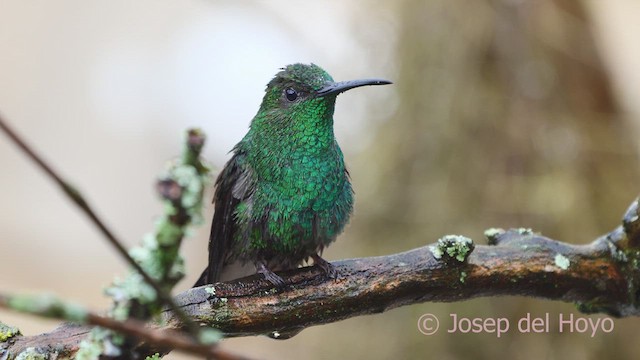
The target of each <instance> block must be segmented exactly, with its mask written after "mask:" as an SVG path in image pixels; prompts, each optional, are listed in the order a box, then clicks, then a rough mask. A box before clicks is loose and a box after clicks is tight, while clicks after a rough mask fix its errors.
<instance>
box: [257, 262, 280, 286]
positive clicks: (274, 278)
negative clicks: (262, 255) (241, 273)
mask: <svg viewBox="0 0 640 360" xmlns="http://www.w3.org/2000/svg"><path fill="white" fill-rule="evenodd" d="M256 269H257V270H258V274H262V276H264V278H265V279H267V281H269V282H270V283H272V284H273V285H274V286H275V287H277V288H283V287H285V285H287V284H286V283H285V282H284V279H282V278H281V277H280V276H278V275H276V273H274V272H273V271H271V269H269V268H268V267H267V264H265V263H264V262H263V261H258V262H256Z"/></svg>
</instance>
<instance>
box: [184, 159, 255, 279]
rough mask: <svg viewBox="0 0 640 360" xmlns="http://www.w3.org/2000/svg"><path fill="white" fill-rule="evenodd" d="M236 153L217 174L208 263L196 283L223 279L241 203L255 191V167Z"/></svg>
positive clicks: (236, 227)
mask: <svg viewBox="0 0 640 360" xmlns="http://www.w3.org/2000/svg"><path fill="white" fill-rule="evenodd" d="M234 150H235V153H234V155H233V157H232V158H231V159H230V160H229V161H228V162H227V164H226V165H225V166H224V168H223V169H222V172H220V175H218V178H217V180H216V184H215V186H216V190H215V194H214V197H213V202H214V204H215V205H214V211H215V212H214V214H213V221H212V223H211V235H210V236H209V265H208V267H207V268H206V269H205V270H204V272H203V273H202V275H201V276H200V279H198V282H196V284H195V285H194V286H201V285H205V284H213V283H215V282H217V281H219V280H220V274H221V273H222V270H223V267H224V265H225V263H226V261H227V259H228V258H229V256H230V255H231V253H230V251H231V250H232V247H233V239H234V237H235V233H236V231H237V229H238V224H237V218H236V210H237V206H238V204H240V203H241V202H243V201H248V200H249V199H250V197H251V195H252V193H253V189H254V187H253V185H252V176H251V174H252V171H251V169H250V167H249V165H247V164H246V162H245V161H244V159H245V153H244V151H242V150H240V149H237V148H236V149H234Z"/></svg>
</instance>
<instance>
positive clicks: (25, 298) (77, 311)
mask: <svg viewBox="0 0 640 360" xmlns="http://www.w3.org/2000/svg"><path fill="white" fill-rule="evenodd" d="M8 305H9V307H10V308H12V309H14V310H17V311H21V312H26V313H30V314H38V315H40V316H44V317H50V318H56V319H59V318H62V319H66V320H69V321H74V322H84V321H85V320H86V318H87V311H86V309H85V308H83V307H82V306H80V305H77V304H72V303H66V302H63V301H61V300H60V299H58V298H56V297H55V296H53V295H48V294H44V295H14V296H11V297H10V298H9V300H8Z"/></svg>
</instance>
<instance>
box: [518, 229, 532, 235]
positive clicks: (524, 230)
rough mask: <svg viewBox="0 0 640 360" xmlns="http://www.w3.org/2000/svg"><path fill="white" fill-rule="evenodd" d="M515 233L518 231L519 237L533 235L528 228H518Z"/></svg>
mask: <svg viewBox="0 0 640 360" xmlns="http://www.w3.org/2000/svg"><path fill="white" fill-rule="evenodd" d="M517 231H518V234H520V235H533V234H534V232H533V230H531V229H530V228H519V229H518V230H517Z"/></svg>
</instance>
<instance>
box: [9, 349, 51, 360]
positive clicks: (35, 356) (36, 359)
mask: <svg viewBox="0 0 640 360" xmlns="http://www.w3.org/2000/svg"><path fill="white" fill-rule="evenodd" d="M48 358H49V357H48V356H47V355H46V354H43V353H41V352H39V351H38V349H36V348H34V347H28V348H26V349H24V351H22V352H21V353H20V354H18V356H17V357H16V360H47V359H48Z"/></svg>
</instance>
